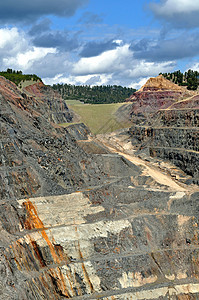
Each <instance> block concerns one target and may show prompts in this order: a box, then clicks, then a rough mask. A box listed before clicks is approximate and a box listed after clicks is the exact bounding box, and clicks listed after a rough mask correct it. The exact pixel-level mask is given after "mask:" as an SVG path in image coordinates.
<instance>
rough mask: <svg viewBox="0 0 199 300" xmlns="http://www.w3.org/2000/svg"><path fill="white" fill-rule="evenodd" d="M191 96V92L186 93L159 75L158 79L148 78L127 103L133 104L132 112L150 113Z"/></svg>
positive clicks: (186, 91) (185, 90)
mask: <svg viewBox="0 0 199 300" xmlns="http://www.w3.org/2000/svg"><path fill="white" fill-rule="evenodd" d="M193 95H194V92H193V91H188V90H187V89H186V88H184V87H180V86H178V85H177V84H174V83H172V82H170V81H169V80H167V79H165V78H164V77H163V76H162V75H159V76H158V77H155V78H150V79H149V80H148V81H147V82H146V84H145V85H144V86H143V87H142V88H141V89H140V90H138V91H137V92H135V93H134V94H133V95H132V96H131V97H130V98H129V99H127V101H131V102H133V104H132V112H134V113H142V112H145V113H150V112H153V111H156V110H159V109H163V108H167V107H169V106H171V105H172V104H174V103H175V102H176V101H178V100H180V99H183V98H186V97H188V96H193Z"/></svg>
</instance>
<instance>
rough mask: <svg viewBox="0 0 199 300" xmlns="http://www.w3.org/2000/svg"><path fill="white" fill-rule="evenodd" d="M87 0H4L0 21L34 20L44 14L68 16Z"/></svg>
mask: <svg viewBox="0 0 199 300" xmlns="http://www.w3.org/2000/svg"><path fill="white" fill-rule="evenodd" d="M86 3H88V0H72V1H71V0H56V1H55V0H42V1H41V0H34V1H27V0H17V1H16V0H6V1H1V3H0V20H1V22H4V23H5V22H11V21H19V22H21V21H25V22H26V21H27V22H30V20H36V19H38V18H40V17H42V16H45V15H54V16H59V17H69V16H72V15H74V13H75V12H76V10H77V9H78V8H79V7H81V6H83V5H85V4H86Z"/></svg>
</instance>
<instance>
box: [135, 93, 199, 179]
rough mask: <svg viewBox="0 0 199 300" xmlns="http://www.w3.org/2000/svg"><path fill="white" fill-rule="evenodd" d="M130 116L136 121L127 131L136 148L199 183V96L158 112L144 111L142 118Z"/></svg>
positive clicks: (178, 102)
mask: <svg viewBox="0 0 199 300" xmlns="http://www.w3.org/2000/svg"><path fill="white" fill-rule="evenodd" d="M148 96H149V99H150V94H149V95H148ZM148 101H150V100H148ZM165 103H167V99H165ZM157 106H158V104H157ZM131 115H132V118H134V119H135V120H137V124H135V125H133V126H132V127H131V128H130V130H129V133H130V135H131V137H132V143H133V144H134V145H135V147H136V148H137V149H140V150H141V149H146V150H148V153H149V154H150V155H152V156H154V157H155V156H157V157H161V158H163V159H166V160H170V161H172V162H173V163H175V164H176V165H177V166H178V167H180V168H181V169H182V170H183V171H185V172H186V173H187V174H188V175H190V176H192V177H193V180H194V182H195V183H199V96H198V95H194V96H191V97H188V98H186V99H183V100H178V101H176V102H175V103H173V104H172V105H170V106H168V107H167V108H166V109H159V111H158V112H156V110H154V111H153V112H152V111H151V112H144V111H143V112H142V118H139V116H138V115H137V114H136V113H134V114H132V113H131Z"/></svg>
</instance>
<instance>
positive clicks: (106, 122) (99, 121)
mask: <svg viewBox="0 0 199 300" xmlns="http://www.w3.org/2000/svg"><path fill="white" fill-rule="evenodd" d="M122 105H123V104H122V103H112V104H95V105H92V104H76V105H75V104H74V105H68V106H69V108H70V109H71V110H73V111H74V112H75V113H77V114H78V115H79V116H80V117H81V120H80V121H81V122H83V123H84V124H86V125H87V126H88V127H89V129H90V130H91V132H92V133H93V134H98V133H108V132H112V131H115V130H118V129H121V128H127V127H129V126H130V122H123V123H121V122H118V121H117V119H116V116H115V115H114V113H115V112H116V111H117V110H118V108H119V107H120V106H122ZM78 123H79V122H78ZM71 124H72V123H70V124H69V123H66V124H60V125H61V126H63V127H67V126H69V125H71ZM73 124H75V123H73ZM76 124H77V123H76Z"/></svg>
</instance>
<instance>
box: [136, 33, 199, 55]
mask: <svg viewBox="0 0 199 300" xmlns="http://www.w3.org/2000/svg"><path fill="white" fill-rule="evenodd" d="M131 49H132V50H133V51H134V56H135V57H136V58H137V59H146V60H148V61H168V60H176V59H183V58H188V57H194V56H196V55H198V54H199V33H192V34H191V33H189V34H188V33H187V34H186V36H185V35H184V34H183V35H181V36H179V37H176V38H174V39H161V40H150V39H148V40H147V39H143V40H141V41H139V42H137V43H134V44H132V45H131Z"/></svg>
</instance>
